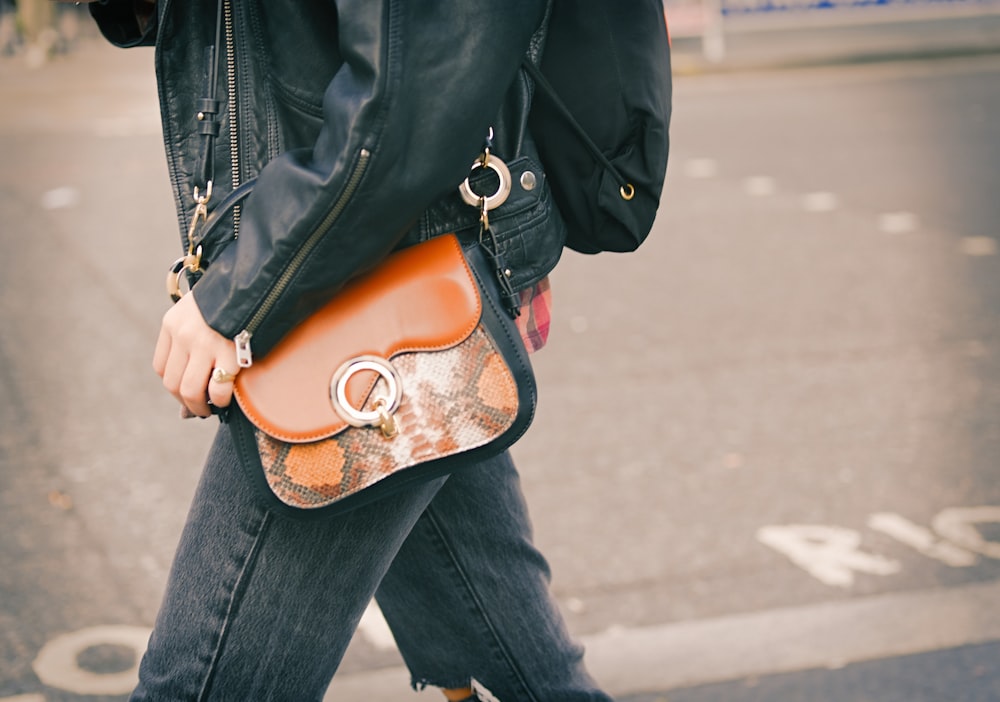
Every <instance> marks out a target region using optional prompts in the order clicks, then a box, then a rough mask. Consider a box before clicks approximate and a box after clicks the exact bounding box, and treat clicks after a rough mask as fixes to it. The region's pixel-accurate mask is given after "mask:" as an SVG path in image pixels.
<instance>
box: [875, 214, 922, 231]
mask: <svg viewBox="0 0 1000 702" xmlns="http://www.w3.org/2000/svg"><path fill="white" fill-rule="evenodd" d="M919 225H920V220H919V219H918V218H917V216H916V215H915V214H913V213H912V212H886V213H885V214H881V215H879V217H878V228H879V230H881V231H883V232H885V233H886V234H905V233H906V232H912V231H914V230H915V229H916V228H917V227H918V226H919Z"/></svg>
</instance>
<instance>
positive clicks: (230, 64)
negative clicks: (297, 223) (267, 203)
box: [223, 0, 242, 239]
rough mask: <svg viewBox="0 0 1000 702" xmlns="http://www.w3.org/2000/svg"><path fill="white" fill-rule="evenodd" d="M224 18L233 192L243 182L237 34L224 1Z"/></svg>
mask: <svg viewBox="0 0 1000 702" xmlns="http://www.w3.org/2000/svg"><path fill="white" fill-rule="evenodd" d="M223 17H224V22H225V31H226V90H227V96H228V99H229V160H230V167H231V168H232V177H233V190H236V189H237V188H238V187H240V184H241V182H242V177H241V172H240V142H239V124H238V119H237V117H238V114H239V109H238V107H237V104H236V46H235V36H236V33H235V31H234V29H233V6H232V2H231V0H224V4H223ZM239 235H240V206H239V205H236V206H235V207H234V208H233V238H234V239H235V238H238V237H239Z"/></svg>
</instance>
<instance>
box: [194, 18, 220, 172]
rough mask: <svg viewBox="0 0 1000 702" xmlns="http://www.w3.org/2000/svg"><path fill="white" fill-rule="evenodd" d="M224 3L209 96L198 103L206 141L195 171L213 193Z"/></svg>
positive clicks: (211, 50) (209, 53)
mask: <svg viewBox="0 0 1000 702" xmlns="http://www.w3.org/2000/svg"><path fill="white" fill-rule="evenodd" d="M222 8H223V0H219V2H218V8H217V9H216V18H215V44H214V45H212V46H210V47H208V48H207V49H206V50H205V53H206V58H207V61H206V63H207V64H208V75H207V76H206V77H205V81H206V83H207V85H206V86H205V88H206V89H205V97H203V98H200V99H199V100H197V102H196V104H195V110H196V113H195V117H196V119H197V120H198V133H199V134H201V135H202V136H203V137H204V138H203V139H202V142H201V153H200V154H199V158H198V164H197V167H196V169H195V174H196V177H198V178H199V180H200V181H201V182H200V183H196V185H197V186H200V187H201V189H202V190H203V191H210V190H209V189H210V188H211V182H212V181H213V180H214V179H215V158H214V157H213V155H214V154H213V152H214V150H215V139H216V137H218V136H219V131H220V128H221V125H220V123H219V120H218V115H219V108H220V107H221V105H220V102H219V95H218V93H219V63H220V61H221V59H220V55H221V54H222V26H223V12H222Z"/></svg>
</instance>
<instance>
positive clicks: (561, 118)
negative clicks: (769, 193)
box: [526, 0, 671, 253]
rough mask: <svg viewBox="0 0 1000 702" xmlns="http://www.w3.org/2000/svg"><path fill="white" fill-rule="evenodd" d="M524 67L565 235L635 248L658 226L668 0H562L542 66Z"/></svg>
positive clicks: (586, 243)
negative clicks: (655, 223) (532, 82)
mask: <svg viewBox="0 0 1000 702" xmlns="http://www.w3.org/2000/svg"><path fill="white" fill-rule="evenodd" d="M526 68H528V72H529V74H531V75H532V76H533V77H534V78H535V82H536V91H535V98H534V101H533V103H532V107H531V113H530V115H529V127H530V129H531V131H532V134H533V135H534V137H535V140H536V142H537V145H538V150H539V153H540V155H541V160H542V164H543V165H544V167H545V171H546V174H547V176H548V178H549V183H550V186H551V188H552V192H553V196H554V198H555V201H556V205H557V206H558V208H559V210H560V212H561V214H562V215H563V218H564V219H565V220H566V224H567V240H566V245H567V246H569V247H570V248H571V249H574V250H576V251H579V252H581V253H598V252H600V251H619V252H625V251H634V250H635V249H636V248H638V246H639V245H640V244H641V243H642V242H643V241H644V240H645V238H646V236H647V235H648V234H649V231H650V229H651V228H652V226H653V220H654V218H655V216H656V210H657V208H658V206H659V202H660V193H661V191H662V189H663V180H664V177H665V174H666V167H667V156H668V153H669V145H670V144H669V124H670V111H671V75H670V44H669V39H668V36H667V28H666V18H665V15H664V10H663V3H662V0H629V2H618V1H617V0H556V1H555V3H554V5H553V9H552V16H551V18H550V21H549V31H548V35H547V38H546V42H545V50H544V53H543V54H542V61H541V64H540V67H539V69H534V67H533V66H530V65H527V64H526ZM533 69H534V70H533ZM539 75H540V76H541V80H539V78H538V76H539ZM554 96H555V97H554ZM588 140H589V141H590V142H591V143H590V144H588V143H587V142H588ZM594 147H596V151H595V150H594Z"/></svg>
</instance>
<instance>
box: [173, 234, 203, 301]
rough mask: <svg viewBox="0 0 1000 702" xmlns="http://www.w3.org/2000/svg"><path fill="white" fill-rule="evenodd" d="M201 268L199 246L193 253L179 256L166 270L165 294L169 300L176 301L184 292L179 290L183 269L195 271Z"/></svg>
mask: <svg viewBox="0 0 1000 702" xmlns="http://www.w3.org/2000/svg"><path fill="white" fill-rule="evenodd" d="M200 270H201V247H200V246H199V247H198V249H197V250H196V251H195V252H194V253H193V254H187V255H186V256H181V257H180V258H178V259H177V260H176V261H174V262H173V264H172V265H171V266H170V268H169V269H168V270H167V294H168V295H169V296H170V299H171V301H173V302H177V301H179V300H180V299H181V298H182V297H183V296H184V293H183V292H181V275H182V274H183V273H184V271H191V272H192V273H197V272H198V271H200Z"/></svg>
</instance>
